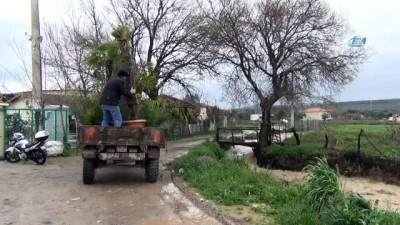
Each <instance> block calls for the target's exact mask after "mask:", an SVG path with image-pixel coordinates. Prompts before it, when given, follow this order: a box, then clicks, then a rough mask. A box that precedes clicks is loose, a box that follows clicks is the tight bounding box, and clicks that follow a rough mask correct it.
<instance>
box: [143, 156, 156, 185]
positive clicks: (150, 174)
mask: <svg viewBox="0 0 400 225" xmlns="http://www.w3.org/2000/svg"><path fill="white" fill-rule="evenodd" d="M158 164H159V162H158V159H149V160H148V161H147V165H146V168H145V174H146V180H147V182H149V183H155V182H157V180H158Z"/></svg>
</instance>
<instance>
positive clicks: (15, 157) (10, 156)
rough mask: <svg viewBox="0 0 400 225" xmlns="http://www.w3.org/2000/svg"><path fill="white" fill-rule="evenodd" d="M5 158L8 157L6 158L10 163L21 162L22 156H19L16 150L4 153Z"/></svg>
mask: <svg viewBox="0 0 400 225" xmlns="http://www.w3.org/2000/svg"><path fill="white" fill-rule="evenodd" d="M4 158H6V160H7V161H8V162H10V163H16V162H19V161H20V160H21V158H20V157H19V155H18V153H16V152H14V153H12V152H6V153H5V154H4Z"/></svg>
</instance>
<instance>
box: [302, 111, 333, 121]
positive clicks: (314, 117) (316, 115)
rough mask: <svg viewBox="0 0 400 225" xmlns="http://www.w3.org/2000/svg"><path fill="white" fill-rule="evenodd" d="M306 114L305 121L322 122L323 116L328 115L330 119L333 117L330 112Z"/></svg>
mask: <svg viewBox="0 0 400 225" xmlns="http://www.w3.org/2000/svg"><path fill="white" fill-rule="evenodd" d="M305 114H306V118H305V119H309V120H322V115H323V114H327V115H328V118H331V117H332V116H331V113H330V112H308V113H305Z"/></svg>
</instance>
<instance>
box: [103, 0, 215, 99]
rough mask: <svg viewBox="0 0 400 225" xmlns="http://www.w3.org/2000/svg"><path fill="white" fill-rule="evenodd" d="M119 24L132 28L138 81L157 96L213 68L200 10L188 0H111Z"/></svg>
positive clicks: (140, 85) (132, 44)
mask: <svg viewBox="0 0 400 225" xmlns="http://www.w3.org/2000/svg"><path fill="white" fill-rule="evenodd" d="M110 2H111V5H112V9H113V12H114V13H115V14H116V16H117V19H118V23H119V24H125V25H127V26H129V28H130V29H131V32H132V33H131V38H130V44H131V51H132V54H131V56H132V57H133V60H132V63H133V65H134V66H136V68H135V81H136V82H135V84H136V86H137V89H138V90H139V91H143V92H145V93H146V94H147V95H148V96H149V97H150V98H152V99H155V98H156V97H157V96H158V95H159V92H160V90H161V89H162V88H164V87H165V86H167V85H169V84H179V85H180V86H182V87H184V88H185V89H186V90H189V91H190V89H191V87H192V86H191V85H190V84H189V81H190V80H191V79H194V77H195V75H197V74H198V73H201V71H203V70H204V69H206V70H208V69H210V68H211V66H210V64H208V63H207V61H208V60H209V59H210V57H207V56H206V54H205V53H206V51H205V49H206V48H207V46H205V45H203V42H202V39H203V37H202V36H203V34H202V32H200V30H199V29H196V27H197V26H198V25H199V24H201V23H202V20H201V16H199V14H198V13H199V12H198V11H196V9H195V7H192V5H191V4H192V3H191V2H190V1H185V0H144V1H143V0H127V1H125V0H124V1H122V0H120V1H117V2H115V1H110Z"/></svg>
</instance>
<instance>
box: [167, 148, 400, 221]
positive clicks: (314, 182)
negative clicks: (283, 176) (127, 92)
mask: <svg viewBox="0 0 400 225" xmlns="http://www.w3.org/2000/svg"><path fill="white" fill-rule="evenodd" d="M317 162H318V163H315V164H311V165H310V166H309V167H308V169H307V170H306V172H307V173H309V177H308V179H307V183H306V184H304V185H285V184H283V183H282V182H279V181H277V180H274V179H273V178H272V176H271V175H270V174H269V173H265V172H258V171H256V170H254V169H252V168H251V167H250V166H249V165H248V164H247V163H246V162H245V161H244V160H243V159H238V158H235V157H228V156H227V155H226V153H225V152H224V151H223V150H221V149H220V148H219V146H218V144H217V143H215V142H210V141H208V142H205V143H204V144H202V145H199V146H196V147H194V148H192V149H191V150H190V151H189V153H188V154H186V155H185V156H183V157H182V158H180V159H179V160H178V161H177V162H176V164H175V165H174V170H175V171H178V175H179V176H181V177H182V179H183V180H185V181H186V182H187V183H188V184H189V185H190V186H192V187H194V188H196V189H197V191H198V192H199V193H200V194H201V195H202V196H203V197H204V198H206V199H209V200H212V201H213V202H216V203H217V204H221V205H225V206H232V207H234V209H236V211H237V213H236V215H237V216H241V217H242V219H243V220H244V221H248V222H251V223H252V224H265V222H262V221H266V220H267V221H272V223H273V224H277V225H278V224H284V225H291V224H293V225H295V224H296V225H297V224H307V225H312V224H315V225H317V224H318V225H319V224H326V225H330V224H332V225H334V224H335V225H336V224H338V225H341V224H354V225H357V224H387V225H394V224H396V223H397V221H400V215H399V214H397V213H392V212H387V211H379V210H377V209H373V208H369V209H365V208H363V207H362V206H363V204H362V203H363V199H362V198H360V197H358V198H357V196H355V197H354V196H350V197H348V196H345V195H344V194H343V193H342V192H341V190H340V184H339V181H338V177H337V176H338V174H337V172H336V171H332V170H331V169H330V168H329V166H327V165H326V162H325V161H324V160H319V161H317ZM305 196H306V197H305ZM319 199H322V200H321V201H320V200H319ZM261 206H262V207H261ZM244 209H250V210H251V211H252V212H253V213H256V214H257V215H261V216H262V217H264V218H265V220H261V222H260V221H255V220H253V219H251V218H254V217H251V216H249V215H246V214H245V213H243V212H244V211H245V210H244Z"/></svg>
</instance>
